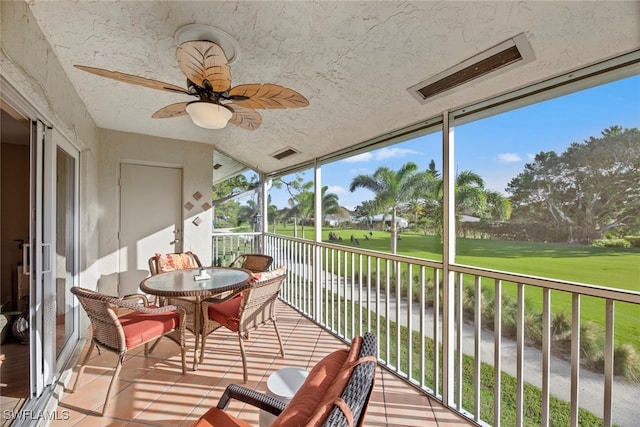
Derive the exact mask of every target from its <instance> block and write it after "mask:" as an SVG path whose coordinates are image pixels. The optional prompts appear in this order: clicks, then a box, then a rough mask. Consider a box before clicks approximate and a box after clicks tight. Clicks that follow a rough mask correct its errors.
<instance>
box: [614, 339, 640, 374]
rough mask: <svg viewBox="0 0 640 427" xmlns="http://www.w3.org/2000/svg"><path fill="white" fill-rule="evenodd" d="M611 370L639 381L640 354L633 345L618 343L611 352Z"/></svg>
mask: <svg viewBox="0 0 640 427" xmlns="http://www.w3.org/2000/svg"><path fill="white" fill-rule="evenodd" d="M613 372H614V374H616V375H622V376H623V377H625V378H626V379H628V380H630V381H633V382H640V355H638V351H637V350H636V349H635V347H634V346H632V345H631V344H628V343H624V344H620V345H619V346H617V347H616V349H615V351H614V353H613Z"/></svg>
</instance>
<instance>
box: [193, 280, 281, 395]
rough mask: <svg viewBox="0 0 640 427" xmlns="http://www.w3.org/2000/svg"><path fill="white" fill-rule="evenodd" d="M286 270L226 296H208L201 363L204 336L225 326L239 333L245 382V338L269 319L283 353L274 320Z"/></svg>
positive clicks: (203, 347)
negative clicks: (214, 297) (209, 297)
mask: <svg viewBox="0 0 640 427" xmlns="http://www.w3.org/2000/svg"><path fill="white" fill-rule="evenodd" d="M286 277H287V276H286V274H278V275H276V276H274V277H271V278H268V279H265V280H260V281H257V282H254V283H253V284H252V285H251V286H250V287H249V288H248V289H244V290H241V291H238V292H234V293H232V294H230V295H228V296H226V297H225V298H221V299H207V300H204V301H203V302H202V306H201V307H202V318H203V324H202V344H201V347H200V363H202V361H203V360H204V349H205V345H206V340H207V336H208V335H209V334H211V333H212V332H213V331H215V330H217V329H219V328H221V327H225V328H227V329H229V330H230V331H232V332H236V333H237V334H238V340H239V342H240V354H241V355H242V368H243V377H244V382H245V383H246V382H247V379H248V373H247V357H246V354H245V349H244V340H245V339H249V332H250V331H251V330H253V329H256V328H258V327H260V326H261V325H264V324H267V323H269V322H271V323H273V327H274V329H275V331H276V335H277V336H278V342H279V343H280V353H281V354H282V357H284V346H283V344H282V338H281V337H280V331H279V330H278V324H277V323H276V303H277V300H278V293H279V292H280V288H281V287H282V283H283V282H284V280H285V279H286Z"/></svg>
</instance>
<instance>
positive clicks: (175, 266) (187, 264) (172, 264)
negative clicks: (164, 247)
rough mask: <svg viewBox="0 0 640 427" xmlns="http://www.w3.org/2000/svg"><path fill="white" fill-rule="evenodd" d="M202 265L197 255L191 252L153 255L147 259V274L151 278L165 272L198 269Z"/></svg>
mask: <svg viewBox="0 0 640 427" xmlns="http://www.w3.org/2000/svg"><path fill="white" fill-rule="evenodd" d="M200 267H202V263H201V262H200V258H198V255H196V254H194V253H193V252H182V253H174V254H165V255H162V254H155V255H154V256H152V257H151V258H149V272H150V273H151V275H152V276H155V275H156V274H160V273H166V272H167V271H173V270H182V269H186V268H200Z"/></svg>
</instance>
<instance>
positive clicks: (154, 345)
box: [144, 337, 162, 357]
mask: <svg viewBox="0 0 640 427" xmlns="http://www.w3.org/2000/svg"><path fill="white" fill-rule="evenodd" d="M161 339H162V337H160V338H158V339H157V340H156V341H155V342H154V343H153V345H152V346H151V348H150V349H149V351H148V353H149V354H151V353H153V350H155V349H156V346H157V345H158V343H159V342H160V340H161ZM144 357H147V345H146V344H145V347H144Z"/></svg>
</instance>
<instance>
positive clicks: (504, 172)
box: [270, 76, 640, 209]
mask: <svg viewBox="0 0 640 427" xmlns="http://www.w3.org/2000/svg"><path fill="white" fill-rule="evenodd" d="M612 125H619V126H622V127H623V128H632V127H640V76H634V77H631V78H627V79H623V80H620V81H617V82H613V83H608V84H606V85H602V86H598V87H596V88H591V89H587V90H583V91H580V92H576V93H574V94H570V95H566V96H563V97H560V98H556V99H552V100H548V101H545V102H542V103H538V104H534V105H530V106H527V107H523V108H520V109H518V110H514V111H511V112H508V113H503V114H499V115H497V116H494V117H489V118H485V119H482V120H479V121H476V122H472V123H468V124H465V125H461V126H457V127H456V128H455V167H456V172H461V171H464V170H471V171H473V172H475V173H477V174H479V175H480V176H481V177H482V178H483V179H484V181H485V187H486V188H488V189H491V190H495V191H498V192H501V193H503V194H505V195H506V193H505V188H506V186H507V183H508V182H509V181H510V180H511V179H512V178H513V177H515V176H516V175H517V174H518V173H520V172H521V171H522V170H523V167H524V165H525V163H527V162H530V161H531V160H532V159H533V156H535V154H537V153H539V152H541V151H551V150H553V151H556V152H557V153H558V154H560V153H562V152H563V151H564V150H565V149H566V148H567V147H568V146H569V144H571V143H572V142H582V141H583V140H585V139H588V138H589V137H590V136H596V137H598V136H600V134H601V132H602V130H604V129H605V128H607V127H609V126H612ZM441 139H442V136H441V134H440V133H436V134H431V135H426V136H423V137H419V138H416V139H413V140H410V141H406V142H403V143H401V144H396V145H393V146H389V147H385V148H381V149H378V150H374V151H371V152H369V153H364V154H360V155H358V156H354V157H352V158H349V159H345V160H341V161H338V162H335V163H332V164H327V165H323V166H322V184H323V185H328V186H329V191H330V192H333V193H336V194H337V195H338V196H339V199H340V204H341V205H342V206H344V207H346V208H348V209H353V208H354V207H355V206H357V205H358V204H360V203H361V202H362V201H364V200H370V199H372V198H373V194H372V193H371V192H369V191H368V190H364V189H358V190H356V191H354V192H353V193H351V192H350V191H349V186H350V184H351V181H352V180H353V178H354V177H355V176H357V175H358V174H372V173H373V172H374V171H375V170H376V169H377V168H378V167H380V166H387V167H389V168H392V169H395V170H397V169H399V168H400V167H401V166H402V165H403V164H405V163H406V162H409V161H412V162H414V163H416V164H417V165H418V166H419V168H420V169H421V170H424V169H426V168H427V166H428V164H429V162H430V161H431V159H433V160H434V161H435V162H436V167H437V169H438V170H442V149H441ZM354 142H359V141H354ZM304 177H305V179H306V180H312V179H313V173H312V171H308V172H307V173H305V174H304ZM270 194H271V200H272V204H275V205H276V206H278V207H280V208H282V207H285V206H287V200H288V198H289V195H288V194H287V193H286V191H285V190H284V189H283V190H277V189H272V190H271V192H270Z"/></svg>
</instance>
